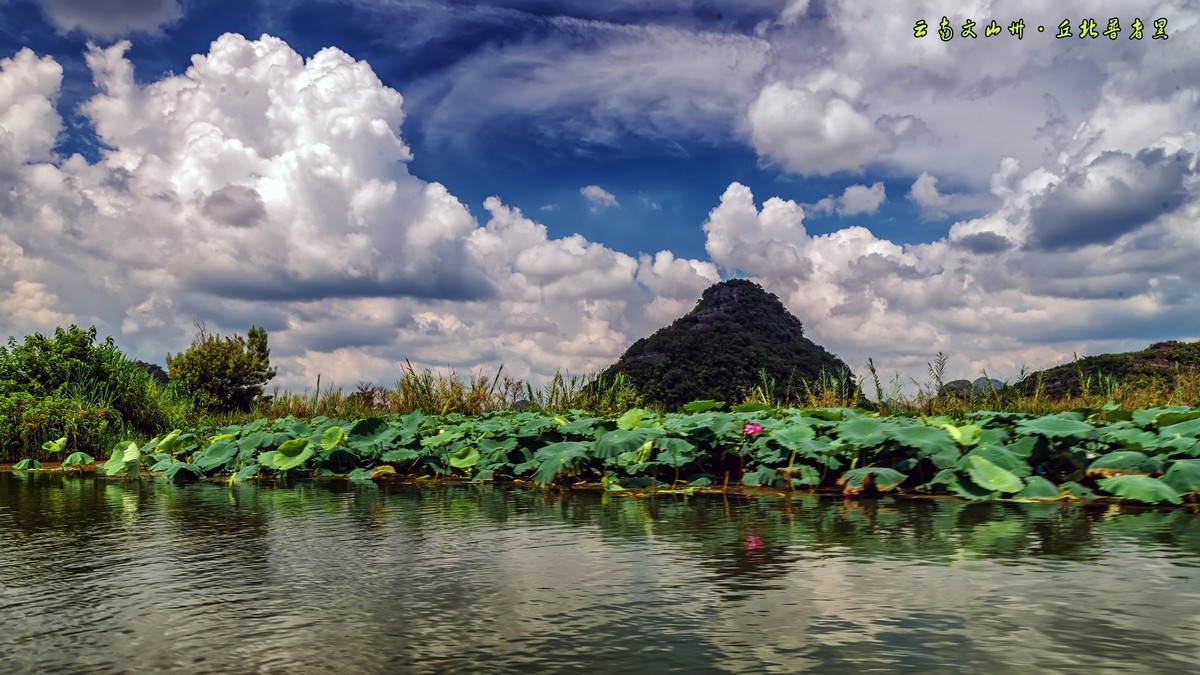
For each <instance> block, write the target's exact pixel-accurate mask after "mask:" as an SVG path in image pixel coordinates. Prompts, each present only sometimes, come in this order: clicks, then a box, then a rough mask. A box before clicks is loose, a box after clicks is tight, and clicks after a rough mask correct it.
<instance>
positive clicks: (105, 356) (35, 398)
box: [0, 325, 165, 447]
mask: <svg viewBox="0 0 1200 675" xmlns="http://www.w3.org/2000/svg"><path fill="white" fill-rule="evenodd" d="M155 395H156V385H155V382H154V377H153V376H152V375H151V374H150V373H149V372H148V371H147V370H146V369H145V368H143V367H141V366H139V365H138V362H136V361H132V360H130V359H128V358H127V357H126V356H125V354H123V353H122V352H121V351H120V350H119V349H117V346H116V344H115V343H114V342H113V339H112V338H111V337H109V338H106V339H105V340H103V341H99V342H98V341H97V340H96V328H95V326H92V327H91V328H89V329H87V330H84V329H82V328H79V327H78V326H75V325H72V326H70V327H69V328H66V329H64V328H61V327H60V328H56V329H55V331H54V335H53V336H52V337H51V336H46V335H43V334H41V333H34V334H33V335H29V336H26V337H25V339H24V341H23V342H21V343H18V342H17V340H16V338H12V337H10V338H9V339H8V346H7V347H0V420H2V421H0V426H2V427H3V428H4V430H5V431H4V433H6V434H7V435H6V436H3V437H0V444H2V445H4V446H6V447H11V446H20V447H30V446H40V445H41V444H42V442H44V441H45V440H46V439H49V438H57V437H59V436H61V435H62V434H63V433H67V434H70V435H72V437H73V438H78V439H89V438H99V437H100V436H102V435H103V433H104V430H105V429H106V428H108V427H109V426H110V425H114V427H115V428H116V429H118V430H120V431H122V432H130V431H135V432H141V433H147V434H152V433H156V432H157V430H158V429H159V428H161V426H162V424H163V423H164V422H165V418H164V416H163V414H162V411H161V410H160V409H159V406H158V405H157V403H156V401H155Z"/></svg>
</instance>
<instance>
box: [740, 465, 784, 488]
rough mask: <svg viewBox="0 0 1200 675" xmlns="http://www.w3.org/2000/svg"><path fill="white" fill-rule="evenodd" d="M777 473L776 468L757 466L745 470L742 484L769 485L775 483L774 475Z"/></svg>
mask: <svg viewBox="0 0 1200 675" xmlns="http://www.w3.org/2000/svg"><path fill="white" fill-rule="evenodd" d="M777 474H778V471H777V470H776V469H772V468H770V467H766V466H763V467H759V468H758V470H756V471H747V472H746V473H745V475H743V476H742V485H749V486H751V487H758V486H760V485H761V486H766V487H770V486H771V485H773V484H774V483H775V477H776V475H777Z"/></svg>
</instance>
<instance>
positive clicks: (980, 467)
mask: <svg viewBox="0 0 1200 675" xmlns="http://www.w3.org/2000/svg"><path fill="white" fill-rule="evenodd" d="M967 462H968V464H969V466H968V468H967V475H969V476H970V477H971V482H973V483H975V484H976V485H978V486H979V487H981V488H983V489H984V490H991V491H993V492H1020V491H1021V489H1022V488H1024V487H1025V484H1024V483H1022V482H1021V479H1020V478H1019V477H1017V475H1016V474H1014V473H1012V472H1011V471H1008V470H1007V469H1003V468H1001V467H999V466H997V465H995V464H993V463H992V462H990V461H988V460H987V459H985V458H984V457H982V456H980V455H968V456H967Z"/></svg>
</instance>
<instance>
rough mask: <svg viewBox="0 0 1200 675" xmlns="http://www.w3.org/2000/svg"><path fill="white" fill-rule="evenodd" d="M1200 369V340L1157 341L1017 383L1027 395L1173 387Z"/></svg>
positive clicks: (1097, 356)
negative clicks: (1140, 347)
mask: <svg viewBox="0 0 1200 675" xmlns="http://www.w3.org/2000/svg"><path fill="white" fill-rule="evenodd" d="M1197 371H1200V341H1198V342H1178V341H1175V340H1170V341H1167V342H1156V343H1154V344H1152V345H1150V346H1149V347H1148V348H1146V349H1143V350H1141V351H1137V352H1122V353H1119V354H1097V355H1095V356H1085V357H1084V358H1081V359H1078V360H1076V361H1074V362H1073V363H1066V364H1063V365H1061V366H1055V367H1053V368H1048V369H1046V370H1042V371H1038V372H1035V373H1031V374H1030V375H1028V376H1027V377H1025V378H1024V379H1022V380H1021V382H1020V383H1019V384H1018V385H1017V386H1018V388H1019V389H1020V390H1021V391H1022V393H1024V394H1025V395H1033V394H1035V393H1036V394H1039V395H1042V396H1047V397H1050V398H1061V397H1065V396H1079V395H1081V394H1084V393H1086V392H1088V391H1104V390H1112V389H1114V388H1117V387H1133V388H1140V389H1172V388H1175V387H1177V386H1179V384H1180V381H1181V379H1183V378H1186V377H1194V376H1195V375H1196V373H1197Z"/></svg>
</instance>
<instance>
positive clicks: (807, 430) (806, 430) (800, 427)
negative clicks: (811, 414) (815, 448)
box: [767, 424, 817, 450]
mask: <svg viewBox="0 0 1200 675" xmlns="http://www.w3.org/2000/svg"><path fill="white" fill-rule="evenodd" d="M767 436H768V437H769V438H770V439H771V440H773V441H775V442H776V443H778V444H779V445H782V446H783V447H784V448H786V449H788V450H798V449H799V448H800V447H801V446H802V444H803V443H804V441H808V440H813V439H815V438H816V437H817V432H816V430H815V429H813V428H812V427H810V426H807V425H804V424H789V425H787V426H783V427H777V428H775V429H772V430H771V431H769V432H767Z"/></svg>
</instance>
